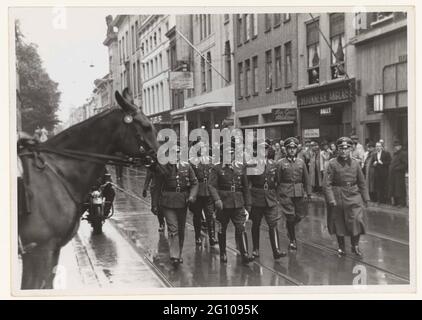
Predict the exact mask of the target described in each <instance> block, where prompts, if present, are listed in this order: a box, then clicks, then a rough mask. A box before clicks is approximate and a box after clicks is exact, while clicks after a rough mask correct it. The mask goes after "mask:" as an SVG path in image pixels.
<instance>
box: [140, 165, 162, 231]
mask: <svg viewBox="0 0 422 320" xmlns="http://www.w3.org/2000/svg"><path fill="white" fill-rule="evenodd" d="M156 175H157V173H156V172H153V171H151V170H150V169H147V177H146V178H145V183H144V190H143V191H142V196H143V197H144V198H145V197H146V196H147V191H146V190H147V188H148V186H149V187H150V193H151V206H153V198H152V195H153V194H154V188H155V185H156V180H157V178H156ZM147 179H148V180H149V181H147ZM154 214H155V215H156V216H157V219H158V232H164V228H165V220H164V215H163V212H162V210H161V209H160V207H158V208H157V210H156V211H155V212H154Z"/></svg>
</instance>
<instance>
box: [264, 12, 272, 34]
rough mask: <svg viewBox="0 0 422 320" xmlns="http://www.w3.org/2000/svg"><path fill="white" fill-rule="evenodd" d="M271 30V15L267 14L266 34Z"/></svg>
mask: <svg viewBox="0 0 422 320" xmlns="http://www.w3.org/2000/svg"><path fill="white" fill-rule="evenodd" d="M270 30H271V16H270V14H268V13H266V14H265V32H268V31H270Z"/></svg>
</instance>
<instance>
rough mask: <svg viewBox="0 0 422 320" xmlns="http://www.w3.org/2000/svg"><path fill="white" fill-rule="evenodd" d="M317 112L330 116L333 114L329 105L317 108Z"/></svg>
mask: <svg viewBox="0 0 422 320" xmlns="http://www.w3.org/2000/svg"><path fill="white" fill-rule="evenodd" d="M319 114H320V115H321V116H331V115H332V114H333V109H332V108H331V107H327V108H321V109H319Z"/></svg>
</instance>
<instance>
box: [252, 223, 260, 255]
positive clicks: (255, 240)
mask: <svg viewBox="0 0 422 320" xmlns="http://www.w3.org/2000/svg"><path fill="white" fill-rule="evenodd" d="M252 255H253V256H254V257H255V258H258V257H259V225H258V226H256V225H252Z"/></svg>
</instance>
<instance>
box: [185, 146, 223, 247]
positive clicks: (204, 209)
mask: <svg viewBox="0 0 422 320" xmlns="http://www.w3.org/2000/svg"><path fill="white" fill-rule="evenodd" d="M196 143H198V145H199V147H200V148H201V149H204V152H205V154H204V155H201V149H199V150H198V152H197V154H196V157H193V158H191V159H190V163H191V166H192V169H193V171H194V172H195V175H196V178H197V179H198V195H197V197H196V201H195V202H193V203H191V204H190V206H189V209H190V211H192V213H193V227H194V230H195V244H196V245H197V246H201V245H202V238H201V229H202V218H203V214H204V215H205V221H206V226H207V231H208V237H209V244H210V246H214V245H216V244H217V243H218V241H217V239H216V238H215V217H214V215H215V213H214V211H215V210H214V203H213V201H212V198H211V195H210V193H209V190H208V180H209V175H210V173H211V169H212V167H213V163H212V158H211V157H210V156H209V152H208V148H207V147H206V145H205V144H204V143H203V142H196ZM196 143H195V144H196Z"/></svg>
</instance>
